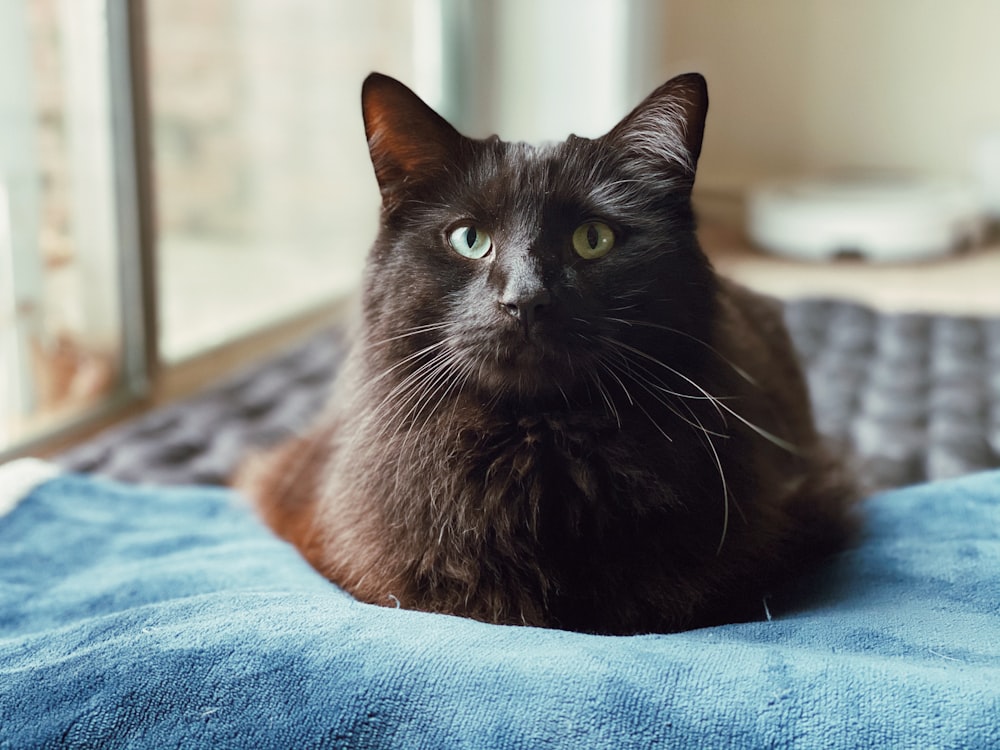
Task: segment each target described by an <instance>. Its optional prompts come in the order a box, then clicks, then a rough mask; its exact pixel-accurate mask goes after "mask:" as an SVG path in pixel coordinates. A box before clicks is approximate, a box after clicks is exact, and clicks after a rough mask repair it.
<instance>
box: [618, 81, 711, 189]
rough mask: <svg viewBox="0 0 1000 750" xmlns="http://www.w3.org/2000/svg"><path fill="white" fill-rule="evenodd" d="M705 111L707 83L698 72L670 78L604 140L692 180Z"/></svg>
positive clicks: (703, 127)
mask: <svg viewBox="0 0 1000 750" xmlns="http://www.w3.org/2000/svg"><path fill="white" fill-rule="evenodd" d="M707 114H708V86H707V85H706V83H705V79H704V77H702V76H701V75H700V74H699V73H685V74H684V75H680V76H677V77H676V78H671V79H670V80H669V81H667V82H666V83H665V84H663V85H662V86H660V87H659V88H658V89H656V91H654V92H653V93H652V94H650V95H649V96H647V97H646V98H645V99H644V100H643V101H642V102H641V103H640V104H639V105H638V106H637V107H636V108H635V109H633V110H632V111H631V112H630V113H629V114H628V115H627V116H626V117H625V118H624V119H623V120H622V121H621V122H619V123H618V124H617V125H615V127H614V128H612V130H611V132H609V133H608V134H607V135H605V136H604V138H603V140H607V141H614V142H617V144H618V145H620V146H621V147H624V148H625V150H627V151H630V152H632V153H634V154H635V155H636V156H638V157H639V158H642V159H645V160H647V161H648V162H650V163H651V165H652V166H658V167H660V168H669V169H670V170H671V171H678V170H679V171H680V172H681V173H682V174H684V175H685V176H688V177H689V178H690V180H691V181H692V182H693V181H694V172H695V168H696V167H697V165H698V156H699V155H700V154H701V142H702V137H703V135H704V132H705V116H706V115H707Z"/></svg>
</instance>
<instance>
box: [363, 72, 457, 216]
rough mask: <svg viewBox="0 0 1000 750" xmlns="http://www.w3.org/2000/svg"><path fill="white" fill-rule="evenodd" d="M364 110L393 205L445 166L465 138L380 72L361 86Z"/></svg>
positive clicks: (382, 183)
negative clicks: (408, 188)
mask: <svg viewBox="0 0 1000 750" xmlns="http://www.w3.org/2000/svg"><path fill="white" fill-rule="evenodd" d="M361 110H362V113H363V115H364V119H365V135H366V136H367V138H368V151H369V153H370V154H371V159H372V166H374V167H375V177H376V179H377V180H378V185H379V189H380V190H381V192H382V202H383V203H384V204H385V205H386V206H387V207H388V206H391V205H394V204H395V203H397V202H398V200H399V198H400V193H399V191H400V190H401V189H402V188H403V187H404V186H406V185H410V184H413V183H416V182H419V181H421V180H423V179H426V178H427V177H430V176H432V175H434V174H435V173H437V172H438V171H440V170H442V169H445V168H446V167H447V165H448V164H449V163H450V162H451V161H453V160H454V158H455V156H456V155H457V153H458V151H459V148H460V145H461V142H462V141H463V137H462V136H461V135H460V134H459V132H458V131H457V130H455V129H454V128H453V127H452V126H451V125H449V124H448V123H447V122H446V121H445V119H444V118H443V117H441V116H440V115H439V114H438V113H437V112H435V111H434V110H432V109H431V108H430V107H428V106H427V105H426V104H424V102H423V101H422V100H421V99H420V97H418V96H417V95H416V94H414V93H413V92H412V91H410V89H408V88H407V87H406V86H404V85H403V84H402V83H400V82H399V81H397V80H396V79H394V78H390V77H389V76H384V75H381V74H380V73H372V74H371V75H369V76H368V77H367V78H366V79H365V82H364V85H363V86H362V87H361Z"/></svg>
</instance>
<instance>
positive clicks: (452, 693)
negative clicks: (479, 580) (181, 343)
mask: <svg viewBox="0 0 1000 750" xmlns="http://www.w3.org/2000/svg"><path fill="white" fill-rule="evenodd" d="M3 482H4V474H3V472H2V471H0V489H2V487H3ZM9 485H10V480H8V489H9ZM22 494H23V493H22ZM867 516H868V525H867V529H868V531H867V534H866V536H865V538H864V539H863V540H862V542H861V544H860V545H859V546H858V547H857V548H856V549H853V550H851V551H848V552H846V553H843V554H841V555H840V556H838V557H837V558H835V559H833V560H831V561H830V563H829V564H828V565H827V566H826V567H825V568H824V569H823V570H822V571H821V572H820V573H819V574H817V575H815V576H812V577H810V578H808V579H804V580H803V581H802V582H801V585H800V586H798V587H797V590H796V591H794V592H787V593H786V595H784V596H775V597H774V598H772V599H770V600H768V601H767V602H762V606H761V619H760V621H759V622H752V623H746V624H740V625H730V626H725V627H717V628H710V629H704V630H697V631H692V632H688V633H680V634H675V635H650V636H637V637H627V638H620V637H603V636H589V635H581V634H575V633H565V632H559V631H546V630H536V629H530V628H516V627H498V626H491V625H484V624H480V623H476V622H471V621H467V620H463V619H459V618H454V617H448V616H442V615H429V614H423V613H417V612H407V611H402V610H395V609H386V608H380V607H374V606H370V605H365V604H361V603H358V602H355V601H353V600H352V599H351V598H350V597H348V596H347V595H346V594H344V593H343V592H341V591H339V590H337V589H336V588H334V587H333V586H331V585H330V584H328V583H327V582H326V581H324V580H322V579H321V578H320V577H319V576H317V575H316V574H315V573H314V572H313V571H312V570H311V569H310V568H309V567H308V566H307V565H306V564H305V563H304V562H303V561H302V560H301V559H300V558H299V557H298V555H297V554H296V553H295V551H294V550H293V549H291V548H290V547H288V546H286V545H285V544H283V543H282V542H280V541H277V540H276V539H274V538H272V536H271V535H270V534H269V533H268V531H267V530H265V529H264V528H262V527H261V525H260V524H259V523H258V522H257V521H256V520H255V519H254V517H253V516H252V515H251V514H250V513H249V512H248V511H247V509H246V508H245V507H244V506H243V504H242V502H241V500H240V498H239V497H238V496H236V495H235V494H232V493H230V492H229V491H226V490H222V489H218V488H198V487H192V488H180V489H177V488H174V489H164V488H157V487H148V486H146V487H142V486H128V485H123V484H115V483H112V482H110V481H107V480H101V479H96V478H90V477H86V476H79V475H61V476H57V477H55V478H49V479H48V480H47V481H45V482H44V483H42V484H40V485H37V486H36V487H34V489H31V490H29V491H28V492H27V494H26V496H25V497H24V499H23V500H21V502H19V503H17V504H14V505H13V507H11V503H9V502H8V505H7V507H6V508H4V504H3V502H2V500H0V748H21V747H77V746H79V747H115V746H140V747H151V748H161V747H211V748H225V747H254V748H270V747H274V748H306V747H321V746H326V747H386V748H409V747H416V748H419V747H427V748H437V747H448V748H451V747H470V748H479V747H497V748H561V747H565V748H601V747H609V748H631V747H636V748H639V747H642V748H647V747H669V748H685V747H691V748H711V747H723V746H725V747H755V748H757V747H806V748H820V747H822V748H858V747H866V748H870V747H894V748H896V747H919V748H927V747H974V748H982V747H1000V611H998V610H1000V472H993V473H984V474H978V475H971V476H968V477H966V478H963V479H959V480H952V481H948V482H944V483H938V484H930V485H924V486H918V487H913V488H908V489H903V490H898V491H894V492H890V493H887V494H884V495H880V496H877V497H875V498H873V499H872V500H871V501H870V502H869V504H868V506H867Z"/></svg>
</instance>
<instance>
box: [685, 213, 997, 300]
mask: <svg viewBox="0 0 1000 750" xmlns="http://www.w3.org/2000/svg"><path fill="white" fill-rule="evenodd" d="M700 234H701V239H702V244H703V246H704V248H705V252H706V253H707V254H708V255H709V257H710V258H711V259H712V262H713V263H714V264H715V267H716V269H717V270H718V271H719V272H720V273H722V274H725V275H726V276H729V277H730V278H732V279H735V280H737V281H740V282H742V283H744V284H746V285H747V286H749V287H752V288H754V289H757V290H759V291H762V292H766V293H768V294H773V295H775V296H777V297H782V298H789V299H790V298H796V297H832V298H837V299H849V300H854V301H858V302H863V303H866V304H869V305H872V306H874V307H876V308H878V309H881V310H887V311H896V312H901V311H907V312H935V313H947V314H954V315H1000V244H997V243H994V244H991V245H990V246H987V247H982V248H976V249H973V250H969V251H967V252H965V253H963V254H961V255H956V256H952V257H949V258H946V259H943V260H937V261H930V262H922V263H913V264H905V265H904V264H893V265H877V264H872V263H868V262H865V261H863V260H838V261H834V262H831V263H808V262H795V261H791V260H786V259H783V258H778V257H775V256H772V255H768V254H766V253H764V252H761V251H759V250H756V249H754V248H752V247H750V245H749V243H748V242H747V241H746V240H745V239H744V238H743V237H742V236H741V235H740V234H739V233H737V232H734V231H732V230H726V229H722V228H719V227H714V226H709V227H705V228H703V229H702V230H701V232H700Z"/></svg>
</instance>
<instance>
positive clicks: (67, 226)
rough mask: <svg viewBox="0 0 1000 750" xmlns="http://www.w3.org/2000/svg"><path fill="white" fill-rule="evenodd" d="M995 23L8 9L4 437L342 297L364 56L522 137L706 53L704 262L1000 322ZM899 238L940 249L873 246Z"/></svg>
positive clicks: (371, 198) (137, 3)
mask: <svg viewBox="0 0 1000 750" xmlns="http://www.w3.org/2000/svg"><path fill="white" fill-rule="evenodd" d="M997 29H1000V3H996V2H994V1H993V0H963V2H961V3H947V4H946V3H940V2H935V1H933V0H844V1H842V2H801V0H758V1H757V2H753V3H740V2H732V1H731V0H663V1H662V2H660V1H656V0H631V1H629V2H626V1H624V0H366V1H365V2H355V1H353V0H131V1H129V0H0V454H5V453H11V452H13V451H14V450H15V449H18V450H25V449H27V448H30V447H32V446H39V445H45V444H51V441H52V439H53V436H55V437H56V438H59V436H62V437H63V438H65V437H66V436H68V435H72V434H74V432H73V431H74V430H77V429H79V427H80V426H81V425H87V424H89V425H91V426H93V425H95V424H98V423H99V422H100V421H101V420H108V419H112V418H115V417H116V416H120V415H121V414H122V413H123V410H127V409H128V408H131V407H134V406H135V404H142V403H146V404H148V403H150V402H152V401H156V400H161V401H162V400H164V399H169V398H171V397H174V396H176V394H178V393H182V392H184V391H185V390H188V391H190V390H192V389H194V388H196V387H198V385H199V384H202V383H204V382H207V381H208V380H209V379H211V378H212V377H215V376H216V375H217V374H218V373H219V372H221V371H223V370H224V369H225V368H227V367H231V366H232V365H233V363H234V362H237V361H245V360H247V359H248V358H250V359H252V358H253V357H260V356H262V355H263V353H265V352H266V351H267V350H268V349H269V347H273V346H275V343H274V342H275V341H281V340H286V339H287V338H288V337H291V336H295V335H302V334H303V332H305V331H308V330H311V329H314V328H315V327H316V326H318V325H320V324H321V323H326V322H327V321H329V320H330V319H331V316H336V315H337V314H338V313H339V311H340V310H341V309H342V301H343V300H344V299H345V298H346V297H348V296H349V295H350V294H351V292H352V291H353V290H354V288H355V287H356V284H357V280H358V278H359V274H360V271H361V268H362V265H363V262H364V257H365V252H366V250H367V247H368V245H369V244H370V242H371V239H372V238H373V236H374V233H375V229H376V225H377V217H378V191H377V188H376V186H375V182H374V179H373V177H372V175H371V169H370V164H369V161H368V153H367V148H366V146H365V140H364V132H363V127H362V122H361V116H360V108H359V92H360V86H361V82H362V80H363V78H364V76H365V75H366V74H367V73H368V72H369V71H372V70H378V71H381V72H384V73H387V74H389V75H392V76H395V77H397V78H399V79H401V80H402V81H404V82H405V83H407V84H408V85H409V86H411V88H413V89H414V90H416V91H417V92H418V93H419V94H420V95H421V96H422V97H424V98H425V100H426V101H428V103H430V104H431V105H432V106H433V107H435V108H436V109H437V110H438V111H440V112H441V113H442V114H444V115H445V116H446V117H448V118H449V119H450V120H451V121H452V122H454V123H455V124H456V125H457V126H458V127H459V129H461V130H463V131H464V132H466V133H467V134H469V135H473V136H484V135H487V134H490V133H494V132H496V133H499V134H500V135H501V136H502V137H504V138H505V139H508V140H528V141H544V140H553V139H561V138H564V137H565V136H566V135H567V134H568V133H570V132H575V133H577V134H579V135H584V136H596V135H599V134H601V133H603V132H605V131H606V130H607V129H608V128H609V127H611V126H612V125H613V124H614V123H615V122H617V120H618V119H620V118H621V117H622V116H623V115H624V114H625V113H626V112H627V111H628V110H629V109H630V108H631V107H632V106H634V105H635V104H636V103H637V102H638V101H639V100H640V99H641V98H642V97H643V96H644V95H645V94H646V93H648V92H649V91H651V90H652V89H653V88H654V87H655V86H656V85H658V84H659V83H661V82H663V81H664V80H666V79H667V78H668V77H669V76H671V75H674V74H677V73H681V72H686V71H689V70H697V71H700V72H701V73H703V74H704V75H705V76H706V78H707V79H708V82H709V90H710V97H711V107H710V112H709V119H708V127H707V131H706V136H705V146H704V151H703V153H702V159H701V163H700V168H699V174H698V180H697V186H696V191H695V202H696V206H697V208H698V211H699V214H700V216H701V221H702V235H703V240H704V244H705V247H706V251H707V252H708V253H709V254H710V256H711V257H712V259H713V261H714V262H715V263H716V265H717V266H718V267H719V268H720V270H722V271H724V272H728V273H730V274H732V275H735V276H737V277H738V278H740V279H742V280H744V281H746V282H747V283H749V284H751V285H753V286H756V287H759V288H761V289H763V290H764V291H769V292H772V293H775V294H778V295H781V296H785V297H792V296H810V295H812V296H827V297H830V296H833V297H850V298H856V299H859V300H861V301H863V302H865V303H868V304H872V305H876V306H882V307H886V308H891V309H901V310H909V309H912V310H922V309H929V310H933V311H944V312H951V313H959V314H1000V291H998V289H1000V250H998V248H997V246H996V244H995V241H994V240H993V239H991V238H993V237H994V235H991V233H990V232H991V227H992V226H994V225H995V221H996V219H997V218H998V217H1000V44H997V43H996V33H997ZM872 206H876V207H879V209H880V210H879V211H878V217H880V218H881V219H883V220H884V219H885V217H887V216H889V215H892V216H893V217H895V222H896V223H895V224H894V225H893V226H890V227H885V226H882V225H879V224H878V222H877V221H875V222H874V223H873V221H874V220H873V219H872V218H871V216H864V215H862V214H864V210H865V209H866V208H868V209H870V208H871V207H872ZM890 209H891V210H890ZM830 217H833V218H832V224H831V223H830V222H831V218H830ZM918 219H919V221H918ZM803 221H805V222H806V223H805V224H803V223H801V222H803ZM796 222H798V223H796ZM810 222H811V223H810ZM852 222H854V223H853V224H852ZM921 222H923V223H921ZM849 224H850V225H851V226H856V227H858V229H856V233H855V234H850V235H845V234H843V233H841V234H837V233H836V231H834V230H832V229H831V226H833V227H843V226H847V225H849ZM803 227H805V229H803ZM809 227H813V228H814V231H813V230H811V229H809ZM912 227H917V229H918V230H919V232H920V233H921V236H924V237H931V236H933V237H934V238H935V240H934V242H933V243H931V244H929V245H927V246H926V247H924V246H921V247H919V248H916V247H913V246H910V245H907V246H905V247H903V249H902V250H900V247H901V246H900V245H899V243H897V244H896V245H893V244H892V242H891V241H890V240H889V239H888V238H889V237H890V235H891V236H892V237H898V236H901V235H900V233H902V234H905V230H906V229H908V228H912ZM788 232H791V236H792V241H791V242H790V243H789V242H788V241H787V236H788ZM796 232H797V233H798V234H796ZM783 233H784V234H783ZM827 235H829V237H830V239H829V241H828V242H827V244H826V245H824V244H822V243H820V244H815V243H814V244H813V245H809V243H808V242H805V240H804V239H803V240H802V241H801V242H798V241H796V240H797V239H798V238H804V237H805V236H810V237H813V238H817V237H826V236H827ZM904 244H905V243H904ZM886 248H889V250H887V249H886ZM890 250H892V252H894V253H895V254H892V253H891V252H890ZM879 253H889V254H888V255H884V257H882V256H880V255H879ZM797 256H800V257H797ZM67 430H69V432H67Z"/></svg>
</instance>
